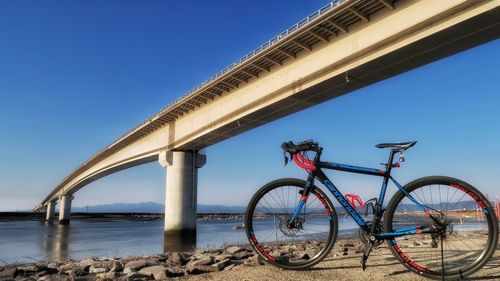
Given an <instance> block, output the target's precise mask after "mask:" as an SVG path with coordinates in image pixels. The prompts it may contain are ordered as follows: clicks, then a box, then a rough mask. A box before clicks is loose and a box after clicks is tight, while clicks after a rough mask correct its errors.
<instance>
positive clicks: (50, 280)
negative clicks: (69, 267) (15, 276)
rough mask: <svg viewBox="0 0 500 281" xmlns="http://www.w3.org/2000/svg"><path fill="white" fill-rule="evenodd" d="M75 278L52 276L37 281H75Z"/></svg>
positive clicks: (63, 275) (61, 275) (59, 275)
mask: <svg viewBox="0 0 500 281" xmlns="http://www.w3.org/2000/svg"><path fill="white" fill-rule="evenodd" d="M73 280H74V278H72V277H70V276H69V275H65V274H52V275H46V276H42V277H40V278H38V280H37V281H73Z"/></svg>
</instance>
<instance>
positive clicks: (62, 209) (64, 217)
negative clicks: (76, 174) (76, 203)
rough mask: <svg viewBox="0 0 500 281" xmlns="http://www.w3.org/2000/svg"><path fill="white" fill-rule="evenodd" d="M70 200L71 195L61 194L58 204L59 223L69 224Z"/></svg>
mask: <svg viewBox="0 0 500 281" xmlns="http://www.w3.org/2000/svg"><path fill="white" fill-rule="evenodd" d="M71 200H73V196H71V195H69V194H67V195H63V196H61V198H60V206H59V224H69V219H70V216H71Z"/></svg>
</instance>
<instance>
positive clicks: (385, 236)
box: [291, 151, 434, 239]
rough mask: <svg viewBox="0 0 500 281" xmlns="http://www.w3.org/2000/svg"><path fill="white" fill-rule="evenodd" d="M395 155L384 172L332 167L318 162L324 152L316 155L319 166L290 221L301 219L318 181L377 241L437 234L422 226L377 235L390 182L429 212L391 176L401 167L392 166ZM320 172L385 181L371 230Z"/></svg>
mask: <svg viewBox="0 0 500 281" xmlns="http://www.w3.org/2000/svg"><path fill="white" fill-rule="evenodd" d="M395 154H396V152H395V151H391V153H390V156H389V161H388V162H387V164H386V169H385V170H378V169H374V168H365V167H357V166H351V165H345V164H338V163H330V162H320V161H318V159H319V157H320V155H321V152H319V153H317V154H316V157H315V161H314V163H316V165H315V166H314V167H315V168H314V169H312V170H310V172H309V177H308V179H307V182H306V187H305V192H304V195H305V196H302V198H301V200H300V201H299V203H298V204H297V206H296V208H295V210H294V214H293V216H292V219H291V223H293V222H294V221H295V220H296V219H297V218H298V217H299V215H300V213H301V212H302V210H303V207H304V205H305V203H306V201H307V197H308V195H309V194H310V192H311V191H312V188H313V187H314V180H315V179H318V180H319V181H320V182H321V183H322V184H323V185H325V186H326V187H327V188H328V190H330V192H331V193H332V194H333V196H334V197H335V198H337V201H339V203H340V204H341V205H342V207H343V208H344V209H345V210H346V212H347V213H348V214H349V215H350V216H351V217H352V218H353V219H354V221H355V222H356V223H357V224H358V225H359V227H361V228H362V229H363V230H364V231H365V232H366V233H370V234H373V235H374V236H375V237H377V239H391V238H395V237H399V236H404V235H412V234H420V233H433V232H434V231H431V230H430V229H428V228H429V225H421V226H416V227H411V228H401V229H396V230H394V231H393V232H380V233H375V226H376V225H377V224H379V222H380V220H381V219H382V215H383V212H384V209H383V207H382V206H383V202H384V198H385V192H386V190H387V185H388V183H389V180H391V181H392V182H393V183H394V185H396V187H397V188H398V189H399V190H401V191H402V192H403V193H404V194H405V195H406V196H407V197H408V198H409V199H410V200H411V201H412V202H414V203H415V204H416V206H417V207H418V208H419V209H421V210H422V211H424V212H428V210H429V209H431V208H429V207H426V206H424V205H422V204H421V203H419V202H418V201H417V200H416V199H415V198H414V197H413V196H411V194H409V193H408V192H407V191H406V190H405V189H404V188H403V186H401V185H400V184H399V183H398V182H397V181H396V180H395V179H394V178H393V177H392V176H391V169H392V168H393V167H399V165H398V164H399V163H398V164H393V161H394V155H395ZM321 168H324V169H329V170H337V171H344V172H349V173H357V174H365V175H371V176H379V177H383V182H382V187H381V189H380V194H379V197H378V201H377V204H375V206H374V210H373V213H374V218H373V223H372V224H371V227H369V224H368V223H367V222H366V221H365V220H364V219H363V218H362V217H361V216H360V215H359V213H358V212H357V211H356V210H355V209H354V208H353V206H351V204H349V202H347V200H346V199H345V198H344V195H343V194H342V193H341V192H340V191H339V190H338V188H337V187H336V186H335V185H334V184H333V183H332V182H331V181H330V179H329V178H328V177H327V176H326V175H325V173H324V172H323V171H322V170H321Z"/></svg>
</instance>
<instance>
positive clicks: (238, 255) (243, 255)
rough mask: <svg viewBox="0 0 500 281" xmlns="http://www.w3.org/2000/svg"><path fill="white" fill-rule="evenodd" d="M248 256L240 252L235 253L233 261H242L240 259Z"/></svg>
mask: <svg viewBox="0 0 500 281" xmlns="http://www.w3.org/2000/svg"><path fill="white" fill-rule="evenodd" d="M249 256H250V255H249V254H248V253H247V252H245V251H241V252H237V253H236V254H234V258H233V259H236V260H242V259H246V258H248V257H249Z"/></svg>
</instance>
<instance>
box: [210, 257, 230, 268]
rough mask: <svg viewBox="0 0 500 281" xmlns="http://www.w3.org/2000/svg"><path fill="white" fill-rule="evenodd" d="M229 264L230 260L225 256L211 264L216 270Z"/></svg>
mask: <svg viewBox="0 0 500 281" xmlns="http://www.w3.org/2000/svg"><path fill="white" fill-rule="evenodd" d="M230 264H231V260H229V258H227V259H225V260H221V261H219V262H217V263H214V264H212V266H213V267H215V268H217V269H218V270H223V269H224V268H226V267H227V266H229V265H230Z"/></svg>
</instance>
